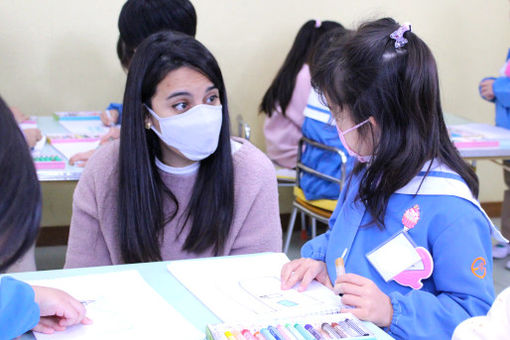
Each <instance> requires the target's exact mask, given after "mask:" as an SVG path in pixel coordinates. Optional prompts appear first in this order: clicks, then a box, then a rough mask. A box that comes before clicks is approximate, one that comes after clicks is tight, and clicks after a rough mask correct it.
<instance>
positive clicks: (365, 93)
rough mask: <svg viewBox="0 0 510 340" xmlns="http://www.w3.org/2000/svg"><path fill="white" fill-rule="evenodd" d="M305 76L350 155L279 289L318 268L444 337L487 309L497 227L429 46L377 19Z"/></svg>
mask: <svg viewBox="0 0 510 340" xmlns="http://www.w3.org/2000/svg"><path fill="white" fill-rule="evenodd" d="M312 82H313V83H314V86H315V87H316V88H318V90H319V91H320V92H322V94H323V95H324V97H325V99H326V100H327V102H328V106H329V107H330V109H331V112H332V113H333V115H334V117H335V119H336V122H337V128H338V132H339V136H340V139H341V140H342V143H343V144H344V146H345V148H346V149H347V150H350V153H351V154H353V155H356V157H357V160H358V161H357V163H356V165H355V168H354V169H353V172H352V176H351V177H350V179H349V180H348V181H347V183H346V185H345V186H344V188H343V190H342V192H341V194H340V197H339V203H338V206H337V209H336V210H335V211H334V213H333V215H332V218H331V220H330V230H329V231H327V232H326V233H325V234H323V235H320V236H318V237H317V238H315V239H313V240H311V241H309V242H307V243H306V244H305V245H304V246H303V248H302V250H301V254H302V256H303V258H301V259H298V260H295V261H292V262H290V263H288V264H287V265H285V266H284V268H283V269H282V274H281V275H282V277H281V279H282V288H283V289H288V288H290V287H292V286H294V285H295V284H296V283H299V285H300V286H299V288H298V289H300V290H304V289H306V287H307V285H308V284H309V283H310V282H311V281H312V280H313V279H316V280H318V281H320V282H321V283H323V284H324V285H326V286H329V287H330V288H332V289H334V290H335V292H336V293H342V294H343V296H342V302H343V303H344V304H346V305H350V306H352V307H353V309H348V310H344V311H349V312H352V313H353V314H354V315H356V316H357V317H359V318H360V319H362V320H368V321H372V322H374V323H375V324H377V325H378V326H380V327H383V328H384V329H385V330H386V331H387V332H388V333H389V334H390V335H392V336H393V337H395V338H398V339H450V337H451V335H452V333H453V330H454V329H455V327H456V325H457V324H459V323H460V322H461V321H463V320H465V319H467V318H468V317H471V316H475V315H483V314H486V313H487V311H488V310H489V308H490V306H491V304H492V302H493V300H494V287H493V281H492V260H491V240H490V236H491V233H493V235H494V236H495V237H497V238H499V239H500V240H503V237H502V236H501V235H500V234H499V233H498V232H497V230H495V229H494V227H493V225H492V223H491V222H490V220H489V218H488V217H487V215H486V214H485V213H484V212H483V210H482V209H481V208H480V205H479V203H478V201H477V200H476V196H477V195H478V180H477V178H476V175H475V173H474V172H473V171H472V170H471V169H470V168H469V166H467V165H466V164H465V163H464V161H463V160H462V159H461V158H460V156H459V153H458V152H457V150H456V149H455V147H454V146H453V145H452V143H451V142H450V140H449V137H448V132H447V129H446V126H445V123H444V120H443V114H442V109H441V104H440V95H439V82H438V77H437V69H436V64H435V61H434V57H433V56H432V53H431V51H430V50H429V48H428V47H427V45H426V44H425V43H424V42H423V41H422V40H421V39H420V38H419V37H418V36H417V35H416V34H414V33H412V32H411V27H410V25H402V26H399V25H398V24H397V23H396V22H395V21H394V20H393V19H389V18H386V19H380V20H377V21H373V22H369V23H366V24H363V25H361V26H360V27H359V29H358V30H357V31H355V32H354V33H353V34H352V35H351V36H349V37H348V38H347V39H345V40H342V41H338V42H335V43H333V44H332V46H331V47H330V49H329V50H328V51H327V52H326V53H325V54H324V55H323V56H322V57H321V59H320V61H319V63H318V66H317V67H316V68H315V69H314V70H313V72H312ZM344 254H345V255H344ZM342 255H344V256H343V259H344V262H345V270H346V272H347V274H343V275H340V277H337V274H336V270H335V260H336V259H337V258H339V257H341V256H342Z"/></svg>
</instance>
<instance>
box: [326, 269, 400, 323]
mask: <svg viewBox="0 0 510 340" xmlns="http://www.w3.org/2000/svg"><path fill="white" fill-rule="evenodd" d="M333 290H334V292H335V294H340V293H343V296H342V303H343V304H345V305H349V306H353V307H354V309H342V310H341V312H342V313H352V314H354V315H355V316H356V317H357V318H358V319H360V320H366V321H371V322H373V323H375V324H376V325H377V326H379V327H388V326H389V325H390V324H391V320H392V319H393V306H392V305H391V300H390V298H389V296H388V295H386V294H384V293H383V292H382V291H381V290H380V289H379V288H378V287H377V285H376V284H375V283H374V282H373V281H372V280H369V279H367V278H365V277H363V276H359V275H356V274H344V275H341V276H340V278H339V279H337V281H336V282H335V287H334V288H333Z"/></svg>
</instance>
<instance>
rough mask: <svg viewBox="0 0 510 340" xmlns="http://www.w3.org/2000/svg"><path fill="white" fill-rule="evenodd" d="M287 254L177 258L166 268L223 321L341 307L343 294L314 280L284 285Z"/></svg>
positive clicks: (291, 314)
mask: <svg viewBox="0 0 510 340" xmlns="http://www.w3.org/2000/svg"><path fill="white" fill-rule="evenodd" d="M287 262H289V259H288V258H287V256H286V255H285V254H283V253H267V254H257V255H253V256H240V257H222V258H210V259H201V260H190V261H178V262H171V263H169V264H168V270H169V271H170V272H171V273H172V274H173V275H174V276H175V277H176V278H177V279H178V280H179V281H180V282H181V283H182V284H183V285H184V286H186V288H188V290H190V292H191V293H193V294H194V295H195V296H196V297H197V298H198V299H199V300H201V301H202V303H204V304H205V305H206V306H207V307H208V308H209V309H210V310H211V311H212V312H213V313H214V314H216V316H218V318H220V319H221V320H223V321H224V322H227V321H228V322H232V321H239V320H248V319H256V318H260V317H262V316H264V317H268V316H270V315H272V314H273V315H278V316H279V317H284V316H294V315H305V314H314V313H319V312H329V313H333V312H338V311H339V310H340V308H341V307H342V304H341V300H340V297H339V296H337V295H335V294H334V293H333V292H332V291H331V290H330V289H328V288H326V287H324V286H323V285H322V284H320V283H318V282H317V281H314V282H312V283H311V284H310V286H309V287H308V289H307V290H306V291H304V292H298V291H297V290H296V288H297V286H296V287H294V288H293V289H290V290H281V289H280V271H281V268H282V266H283V265H284V264H285V263H287Z"/></svg>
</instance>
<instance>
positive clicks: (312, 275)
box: [280, 258, 333, 292]
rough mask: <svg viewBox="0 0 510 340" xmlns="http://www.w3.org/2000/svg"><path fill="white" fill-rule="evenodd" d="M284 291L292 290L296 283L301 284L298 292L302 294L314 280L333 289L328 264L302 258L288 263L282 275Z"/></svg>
mask: <svg viewBox="0 0 510 340" xmlns="http://www.w3.org/2000/svg"><path fill="white" fill-rule="evenodd" d="M280 279H281V282H282V289H284V290H285V289H290V288H292V287H293V286H294V285H295V284H296V283H298V282H301V284H300V285H299V287H298V291H300V292H302V291H304V290H305V289H306V287H308V285H309V284H310V282H312V281H313V280H314V279H315V280H317V281H319V282H320V283H322V284H323V285H325V286H326V287H328V288H330V289H333V286H332V285H331V281H330V280H329V276H328V270H327V268H326V263H324V262H322V261H317V260H312V259H307V258H300V259H298V260H294V261H291V262H289V263H286V264H285V265H284V266H283V268H282V273H281V278H280Z"/></svg>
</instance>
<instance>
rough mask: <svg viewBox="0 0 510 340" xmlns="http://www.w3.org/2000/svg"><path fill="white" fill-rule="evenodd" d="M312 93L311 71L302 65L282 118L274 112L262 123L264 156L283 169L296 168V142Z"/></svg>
mask: <svg viewBox="0 0 510 340" xmlns="http://www.w3.org/2000/svg"><path fill="white" fill-rule="evenodd" d="M311 89H312V85H311V76H310V68H309V67H308V65H307V64H304V65H303V67H302V68H301V70H300V71H299V73H298V74H297V76H296V85H295V86H294V92H292V97H291V99H290V102H289V105H288V106H287V109H286V110H285V116H284V115H283V114H282V113H281V112H280V110H276V111H274V112H273V113H272V115H271V117H266V120H265V122H264V136H265V137H266V151H267V155H268V156H269V158H271V160H272V161H273V162H275V163H276V164H278V165H280V166H282V167H284V168H289V169H291V168H295V167H296V163H297V151H298V142H299V139H300V138H301V136H302V135H303V134H302V132H301V127H302V126H303V121H304V120H305V116H304V114H303V112H304V110H305V108H306V104H307V102H308V96H309V95H310V91H311Z"/></svg>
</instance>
